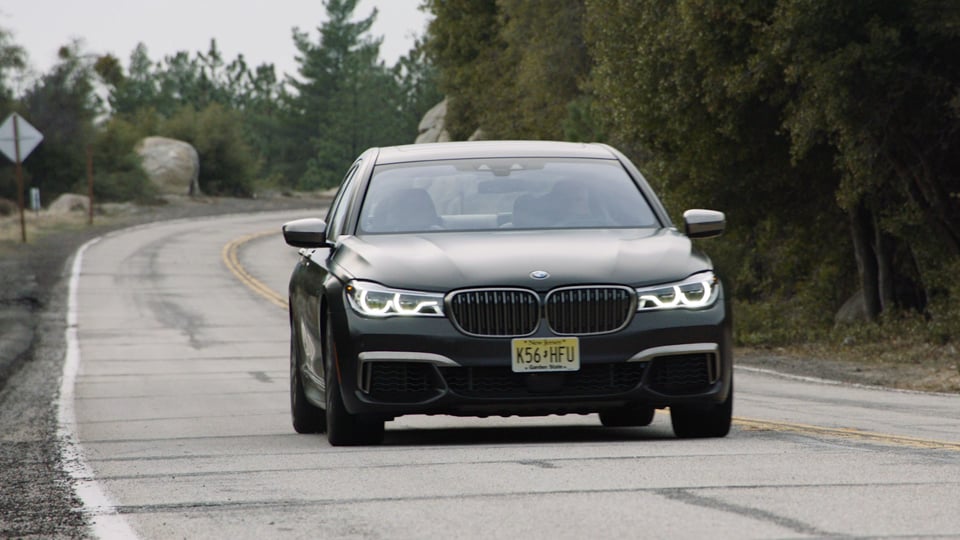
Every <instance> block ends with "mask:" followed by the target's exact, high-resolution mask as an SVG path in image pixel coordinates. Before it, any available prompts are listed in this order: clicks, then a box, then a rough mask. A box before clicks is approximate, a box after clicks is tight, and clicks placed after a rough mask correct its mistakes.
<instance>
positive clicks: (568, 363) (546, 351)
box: [511, 337, 580, 373]
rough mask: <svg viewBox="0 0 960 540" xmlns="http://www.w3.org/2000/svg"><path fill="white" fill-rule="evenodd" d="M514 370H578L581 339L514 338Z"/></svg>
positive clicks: (521, 371) (520, 371)
mask: <svg viewBox="0 0 960 540" xmlns="http://www.w3.org/2000/svg"><path fill="white" fill-rule="evenodd" d="M511 345H512V346H513V351H512V353H511V354H512V357H513V371H514V372H516V373H526V372H530V371H578V370H579V369H580V340H579V339H578V338H575V337H569V338H530V339H514V340H512V342H511Z"/></svg>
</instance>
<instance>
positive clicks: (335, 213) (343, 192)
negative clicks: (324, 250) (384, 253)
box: [327, 162, 360, 241]
mask: <svg viewBox="0 0 960 540" xmlns="http://www.w3.org/2000/svg"><path fill="white" fill-rule="evenodd" d="M359 169H360V163H359V162H357V163H354V164H353V167H352V168H351V169H350V171H349V172H347V175H346V176H345V177H344V178H343V182H342V183H341V186H340V191H339V192H338V193H337V198H336V199H334V200H333V204H331V205H330V213H329V214H328V215H327V238H328V239H329V240H330V241H335V240H336V239H337V237H338V236H340V233H341V232H342V231H343V223H344V221H346V219H347V214H348V213H349V212H348V210H349V207H350V192H351V191H352V190H353V186H354V184H355V181H354V179H355V178H356V177H357V170H359Z"/></svg>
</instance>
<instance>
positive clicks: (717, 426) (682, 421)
mask: <svg viewBox="0 0 960 540" xmlns="http://www.w3.org/2000/svg"><path fill="white" fill-rule="evenodd" d="M732 417H733V382H731V383H730V394H729V395H727V399H726V400H724V401H723V403H718V404H715V405H706V406H704V405H684V406H679V405H678V406H676V407H670V423H671V424H673V432H674V434H676V436H677V437H680V438H681V439H702V438H707V437H726V436H727V433H730V422H731V419H732Z"/></svg>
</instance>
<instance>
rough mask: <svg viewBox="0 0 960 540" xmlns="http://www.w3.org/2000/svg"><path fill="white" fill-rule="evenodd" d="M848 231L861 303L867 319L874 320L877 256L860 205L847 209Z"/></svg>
mask: <svg viewBox="0 0 960 540" xmlns="http://www.w3.org/2000/svg"><path fill="white" fill-rule="evenodd" d="M847 215H848V218H849V220H850V232H851V234H852V236H853V251H854V255H855V256H856V259H857V270H858V272H859V273H860V287H861V288H862V289H863V303H864V308H865V310H866V315H867V319H869V320H871V321H875V320H876V319H877V316H878V315H879V314H880V309H881V304H880V290H879V287H878V283H879V281H878V280H877V275H878V268H877V257H876V254H875V253H874V250H873V239H874V235H873V233H872V230H871V229H872V226H871V225H872V223H871V222H872V220H871V219H870V218H869V215H868V212H867V211H866V210H865V209H864V208H863V206H862V205H858V206H857V207H856V208H854V209H852V210H850V211H849V213H848V214H847Z"/></svg>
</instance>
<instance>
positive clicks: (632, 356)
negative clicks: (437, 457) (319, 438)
mask: <svg viewBox="0 0 960 540" xmlns="http://www.w3.org/2000/svg"><path fill="white" fill-rule="evenodd" d="M334 334H335V339H336V350H337V362H338V372H339V376H340V384H341V388H342V389H343V398H344V404H345V405H346V408H347V410H348V411H350V412H351V413H353V414H370V415H375V416H381V417H384V418H393V417H396V416H401V415H405V414H449V415H462V416H494V415H503V416H509V415H534V416H540V415H546V414H567V413H592V412H598V411H601V410H604V409H610V408H615V407H620V406H624V405H648V406H652V407H657V408H662V407H668V406H671V405H676V404H711V403H720V402H723V401H724V400H725V399H726V398H727V395H728V394H729V392H730V388H731V380H732V371H733V370H732V364H733V355H732V351H731V320H730V317H729V316H728V309H727V306H726V305H725V304H724V302H723V301H722V300H721V301H718V302H717V303H716V304H714V305H713V306H712V307H710V308H707V309H703V310H674V311H661V312H640V313H637V314H636V315H635V316H634V317H633V319H632V320H631V322H630V323H629V324H628V325H627V326H626V327H625V328H623V329H621V330H619V331H617V332H615V333H610V334H603V335H593V336H581V337H580V338H579V342H580V345H579V346H580V369H579V370H578V371H563V372H546V373H544V372H536V373H514V372H513V371H512V368H511V338H507V337H503V338H493V337H472V336H467V335H464V334H463V333H461V332H460V331H458V330H457V329H456V328H455V327H454V325H453V324H452V323H451V322H450V321H449V320H448V319H446V318H440V317H436V318H434V317H409V318H405V317H393V318H388V319H371V318H366V317H362V316H359V315H358V314H356V313H355V312H353V311H352V310H351V309H350V308H349V307H347V308H346V309H344V310H342V311H339V312H336V313H335V314H334ZM529 337H556V336H555V334H553V333H551V332H550V331H549V330H548V329H547V328H546V325H542V326H541V327H540V328H539V329H538V331H537V332H536V334H534V335H533V336H529Z"/></svg>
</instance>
